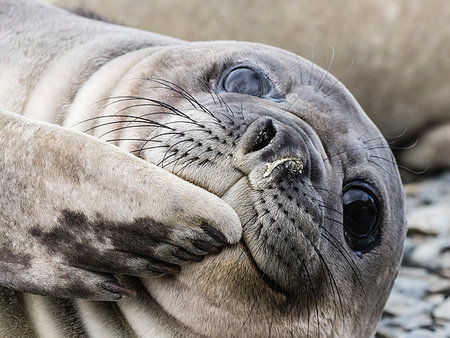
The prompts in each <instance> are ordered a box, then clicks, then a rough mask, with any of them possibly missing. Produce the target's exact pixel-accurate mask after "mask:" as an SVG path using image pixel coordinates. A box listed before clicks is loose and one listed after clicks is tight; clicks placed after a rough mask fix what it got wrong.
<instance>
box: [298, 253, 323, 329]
mask: <svg viewBox="0 0 450 338" xmlns="http://www.w3.org/2000/svg"><path fill="white" fill-rule="evenodd" d="M302 266H303V269H304V270H305V272H306V278H307V280H308V285H309V288H310V290H311V293H312V295H313V300H314V305H315V308H316V324H317V336H320V323H319V321H320V320H319V307H318V306H319V304H318V301H317V295H316V290H315V288H314V285H313V282H312V278H311V274H310V273H309V271H308V267H307V266H306V264H305V261H304V260H302ZM308 314H309V311H308ZM308 332H309V315H308Z"/></svg>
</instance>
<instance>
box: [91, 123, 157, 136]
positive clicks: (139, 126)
mask: <svg viewBox="0 0 450 338" xmlns="http://www.w3.org/2000/svg"><path fill="white" fill-rule="evenodd" d="M149 126H150V127H154V128H163V126H152V125H149V124H138V125H132V126H130V125H128V126H124V127H120V128H114V129H111V130H109V131H107V132H105V133H103V134H101V135H99V136H96V137H98V138H102V137H104V136H106V135H108V134H111V133H114V132H116V131H120V130H125V129H132V128H148V127H149Z"/></svg>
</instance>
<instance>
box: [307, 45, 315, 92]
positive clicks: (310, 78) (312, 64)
mask: <svg viewBox="0 0 450 338" xmlns="http://www.w3.org/2000/svg"><path fill="white" fill-rule="evenodd" d="M309 45H310V46H311V70H310V72H309V80H308V86H311V80H312V75H313V73H314V46H313V44H312V43H310V44H309Z"/></svg>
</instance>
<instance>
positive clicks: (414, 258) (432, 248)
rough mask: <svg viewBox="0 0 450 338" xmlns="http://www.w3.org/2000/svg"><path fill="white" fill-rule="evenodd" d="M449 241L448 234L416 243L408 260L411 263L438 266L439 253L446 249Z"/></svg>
mask: <svg viewBox="0 0 450 338" xmlns="http://www.w3.org/2000/svg"><path fill="white" fill-rule="evenodd" d="M449 243H450V236H444V237H442V236H441V237H438V238H433V239H431V240H429V241H427V242H425V243H423V244H420V245H418V246H417V247H416V248H415V249H414V250H413V251H412V252H411V254H410V256H409V260H410V262H411V263H413V264H416V265H419V266H423V267H427V268H434V269H437V268H439V265H438V264H437V263H438V259H439V255H440V254H441V253H442V252H444V251H445V250H447V249H448V246H449Z"/></svg>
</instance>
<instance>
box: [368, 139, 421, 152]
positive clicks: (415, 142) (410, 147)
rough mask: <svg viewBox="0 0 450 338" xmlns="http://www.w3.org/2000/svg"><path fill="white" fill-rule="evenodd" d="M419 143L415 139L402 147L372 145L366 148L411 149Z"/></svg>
mask: <svg viewBox="0 0 450 338" xmlns="http://www.w3.org/2000/svg"><path fill="white" fill-rule="evenodd" d="M418 143H419V139H416V140H415V141H414V142H413V144H411V145H409V146H404V147H391V146H382V145H380V146H372V147H370V148H366V149H367V150H375V149H393V150H411V149H413V148H414V147H416V146H417V144H418Z"/></svg>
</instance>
